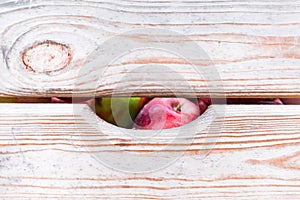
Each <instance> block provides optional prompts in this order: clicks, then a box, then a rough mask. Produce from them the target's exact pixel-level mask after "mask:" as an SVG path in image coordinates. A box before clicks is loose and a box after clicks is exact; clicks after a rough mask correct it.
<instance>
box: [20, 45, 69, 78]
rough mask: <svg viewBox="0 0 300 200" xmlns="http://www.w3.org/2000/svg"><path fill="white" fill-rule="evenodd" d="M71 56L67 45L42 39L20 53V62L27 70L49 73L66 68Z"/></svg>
mask: <svg viewBox="0 0 300 200" xmlns="http://www.w3.org/2000/svg"><path fill="white" fill-rule="evenodd" d="M72 57H73V52H72V50H71V48H70V47H68V46H67V45H65V44H61V43H57V42H53V41H44V42H41V43H37V44H34V45H33V46H31V47H29V48H27V49H26V50H25V51H24V52H23V53H22V62H23V64H24V65H25V68H26V69H27V70H29V71H32V72H36V73H45V74H49V73H51V72H56V71H59V70H62V69H64V68H66V67H67V66H68V65H69V64H70V62H71V60H72Z"/></svg>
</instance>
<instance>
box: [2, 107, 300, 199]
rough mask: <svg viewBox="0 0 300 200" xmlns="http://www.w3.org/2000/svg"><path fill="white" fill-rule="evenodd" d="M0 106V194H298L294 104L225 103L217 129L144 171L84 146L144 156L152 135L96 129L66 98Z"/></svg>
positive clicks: (151, 196)
mask: <svg viewBox="0 0 300 200" xmlns="http://www.w3.org/2000/svg"><path fill="white" fill-rule="evenodd" d="M80 108H82V109H83V110H86V111H88V110H89V109H88V108H87V107H84V105H80ZM0 110H1V113H0V199H11V198H15V199H45V198H50V199H272V200H273V199H293V200H294V199H299V198H300V163H299V160H300V148H299V142H300V139H299V134H300V125H299V124H300V117H299V112H300V106H289V105H283V106H278V105H268V106H265V105H229V106H227V107H226V114H225V118H224V125H223V128H222V130H220V132H219V133H218V134H214V133H211V134H209V135H207V134H206V132H207V129H204V130H203V131H201V132H197V133H196V134H195V137H194V141H193V144H192V145H189V143H187V144H186V145H187V146H188V148H187V150H186V151H184V152H185V154H184V155H183V156H179V157H178V159H177V161H176V162H173V163H171V164H170V165H169V166H167V167H165V168H163V169H161V170H157V171H154V172H149V173H125V172H120V171H116V170H113V169H111V168H110V167H109V166H105V165H103V164H102V163H100V162H98V161H97V160H96V159H95V158H94V157H93V156H92V152H95V151H97V150H99V149H101V151H106V150H111V146H114V147H117V146H120V147H126V149H125V150H124V151H129V150H132V151H133V152H132V153H136V154H137V155H141V156H142V155H147V154H149V156H150V157H151V155H152V154H151V153H149V152H147V151H146V152H145V151H143V149H145V147H146V149H150V150H151V149H152V150H159V149H160V148H159V144H163V143H165V141H164V140H162V139H161V138H160V137H157V143H156V144H153V143H152V144H151V143H147V141H146V142H144V143H136V142H134V141H133V140H132V141H130V140H128V136H127V135H123V136H118V137H115V134H114V135H113V132H119V133H121V132H122V131H121V129H117V128H113V127H112V126H110V125H108V124H107V123H105V122H102V123H100V126H101V128H103V130H106V131H105V132H104V133H102V134H101V133H97V134H96V132H95V129H93V128H92V127H91V126H90V125H89V123H88V122H87V121H86V118H85V117H84V114H82V115H78V114H75V115H74V107H73V106H72V105H67V104H64V105H58V104H56V105H53V104H52V105H51V104H39V105H37V104H26V105H21V104H9V105H8V104H1V105H0ZM210 110H211V108H210ZM91 114H92V113H91ZM209 114H210V112H207V113H205V114H204V116H206V115H209ZM91 116H92V115H91ZM214 126H216V124H215V123H212V124H210V125H209V127H210V128H212V127H214ZM110 132H112V133H111V135H109V136H107V134H108V133H110ZM72 136H76V137H73V138H72ZM108 137H110V141H107V142H106V144H107V145H103V144H104V143H103V142H102V140H105V139H107V138H108ZM154 138H155V137H154ZM207 138H208V139H207ZM212 138H215V141H216V144H215V145H214V146H211V140H210V139H212ZM126 143H127V145H124V144H126ZM130 143H131V144H133V145H129V144H130ZM84 144H85V146H83V145H84ZM74 145H75V146H74ZM182 145H185V143H182ZM207 146H211V147H210V148H211V151H210V152H209V154H207V155H206V156H203V154H202V152H203V150H204V149H207ZM87 147H88V149H87ZM174 147H175V149H174V150H176V148H179V149H180V150H181V148H180V146H175V145H174ZM124 159H125V157H124ZM119 162H120V163H122V161H119Z"/></svg>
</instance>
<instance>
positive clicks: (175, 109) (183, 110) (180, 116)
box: [134, 98, 200, 130]
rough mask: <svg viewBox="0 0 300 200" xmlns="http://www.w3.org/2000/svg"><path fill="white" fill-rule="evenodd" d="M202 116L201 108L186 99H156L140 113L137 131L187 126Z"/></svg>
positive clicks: (136, 124)
mask: <svg viewBox="0 0 300 200" xmlns="http://www.w3.org/2000/svg"><path fill="white" fill-rule="evenodd" d="M199 115H200V109H199V107H198V106H197V105H196V104H194V103H193V102H191V101H189V100H188V99H184V98H154V99H152V100H151V101H149V102H148V103H147V104H146V105H145V106H144V107H143V109H142V110H141V111H140V112H139V114H138V115H137V117H136V119H135V124H134V128H136V129H148V130H158V129H168V128H174V127H179V126H182V125H184V124H187V123H189V122H191V121H193V120H194V119H196V118H197V117H198V116H199Z"/></svg>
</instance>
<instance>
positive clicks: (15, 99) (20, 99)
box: [0, 97, 51, 103]
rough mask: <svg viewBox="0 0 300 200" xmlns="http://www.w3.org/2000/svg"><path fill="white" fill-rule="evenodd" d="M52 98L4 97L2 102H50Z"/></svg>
mask: <svg viewBox="0 0 300 200" xmlns="http://www.w3.org/2000/svg"><path fill="white" fill-rule="evenodd" d="M50 102H51V98H44V97H7V98H6V97H2V98H0V103H50Z"/></svg>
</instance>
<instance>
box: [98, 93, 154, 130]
mask: <svg viewBox="0 0 300 200" xmlns="http://www.w3.org/2000/svg"><path fill="white" fill-rule="evenodd" d="M147 102H148V98H145V97H131V98H125V97H124V98H121V97H120V98H97V99H95V111H96V114H97V115H98V116H99V117H100V118H102V119H104V120H105V121H107V122H109V123H111V124H114V125H116V126H119V127H123V128H132V126H133V122H134V119H135V117H136V116H137V114H138V113H139V111H140V110H141V109H142V107H143V106H144V105H145V104H146V103H147Z"/></svg>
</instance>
